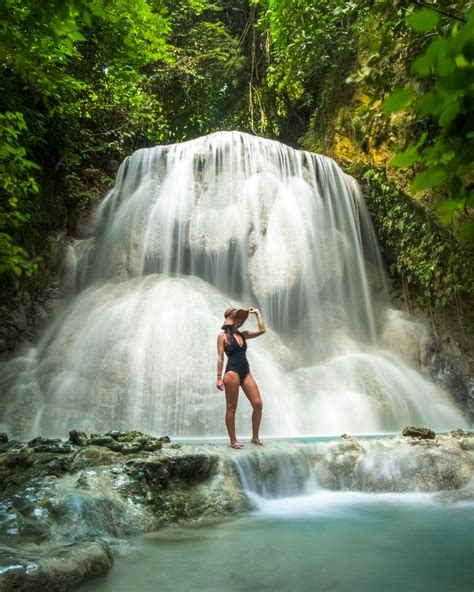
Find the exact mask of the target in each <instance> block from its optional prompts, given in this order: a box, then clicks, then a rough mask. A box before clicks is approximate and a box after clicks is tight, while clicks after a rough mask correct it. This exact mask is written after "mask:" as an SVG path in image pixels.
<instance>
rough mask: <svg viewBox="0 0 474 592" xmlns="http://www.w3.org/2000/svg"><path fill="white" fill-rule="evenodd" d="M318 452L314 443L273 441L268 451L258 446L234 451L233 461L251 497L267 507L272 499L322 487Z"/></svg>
mask: <svg viewBox="0 0 474 592" xmlns="http://www.w3.org/2000/svg"><path fill="white" fill-rule="evenodd" d="M249 446H251V444H249ZM315 453H316V450H315V448H314V446H312V445H304V444H303V445H298V444H291V445H290V444H287V443H282V444H278V443H273V444H272V447H271V449H270V450H268V451H267V450H264V449H263V448H260V447H257V446H255V447H253V448H252V449H251V450H248V451H246V452H243V453H242V454H239V455H234V456H233V461H234V462H235V467H236V470H237V472H238V475H239V480H240V483H241V485H242V488H243V489H244V491H245V493H246V495H247V497H248V498H249V499H250V500H251V502H252V503H253V504H254V505H255V506H256V507H257V508H259V509H263V508H264V507H265V506H266V505H267V503H268V501H269V500H271V499H274V498H282V497H294V496H298V495H309V494H311V493H314V492H315V491H317V490H318V489H319V485H318V482H317V478H316V474H315V471H314V461H315Z"/></svg>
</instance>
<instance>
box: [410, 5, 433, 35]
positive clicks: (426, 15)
mask: <svg viewBox="0 0 474 592" xmlns="http://www.w3.org/2000/svg"><path fill="white" fill-rule="evenodd" d="M406 21H407V24H408V26H409V27H411V28H412V29H413V30H414V31H417V32H418V33H426V32H428V31H432V30H433V29H434V28H435V27H436V26H437V24H438V23H439V14H438V13H437V12H435V11H434V10H430V9H429V8H421V9H420V10H416V11H415V12H412V13H411V14H409V15H408V16H407V17H406Z"/></svg>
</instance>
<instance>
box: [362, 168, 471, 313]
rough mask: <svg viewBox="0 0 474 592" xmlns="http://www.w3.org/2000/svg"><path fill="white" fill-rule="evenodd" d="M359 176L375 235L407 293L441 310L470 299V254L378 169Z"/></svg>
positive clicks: (369, 169) (369, 170)
mask: <svg viewBox="0 0 474 592" xmlns="http://www.w3.org/2000/svg"><path fill="white" fill-rule="evenodd" d="M362 178H363V180H364V182H365V188H366V191H365V194H366V196H367V202H368V206H369V209H370V212H371V215H372V218H373V219H374V222H375V225H376V227H377V231H378V234H379V238H380V240H381V242H382V244H383V245H384V246H385V249H386V250H388V251H390V259H392V260H393V261H394V262H395V263H394V265H395V271H396V272H397V273H398V274H400V276H401V277H402V278H403V280H404V281H405V282H406V284H407V285H408V286H409V287H410V288H411V291H412V294H414V295H415V296H417V298H418V300H419V301H420V302H421V303H422V304H424V305H425V306H427V307H429V308H430V309H431V308H432V309H440V308H443V307H444V306H446V305H450V304H453V303H456V301H457V300H458V299H460V298H463V297H467V298H470V299H471V300H472V298H474V278H473V277H472V274H471V269H470V265H469V262H471V263H472V252H469V251H467V250H466V249H465V248H462V247H461V246H460V245H459V244H458V243H457V241H456V240H455V239H454V237H452V236H450V235H449V234H448V233H447V231H446V230H445V229H443V228H441V227H440V226H439V225H438V224H436V222H434V221H432V220H430V219H429V218H428V217H427V215H426V212H425V211H424V210H423V209H422V208H421V207H420V206H417V205H416V204H414V203H413V202H412V201H411V200H410V198H409V197H408V196H407V195H405V194H403V193H402V192H401V191H399V190H398V189H396V188H395V187H394V186H393V185H392V184H390V183H389V182H388V181H387V179H386V177H385V175H384V174H383V173H382V172H380V171H375V170H374V169H371V168H368V169H366V171H365V172H364V174H363V175H362Z"/></svg>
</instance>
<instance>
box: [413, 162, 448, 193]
mask: <svg viewBox="0 0 474 592" xmlns="http://www.w3.org/2000/svg"><path fill="white" fill-rule="evenodd" d="M445 179H446V171H444V170H443V169H440V168H439V167H434V168H432V169H428V170H426V171H423V172H422V173H418V175H416V177H415V178H414V179H413V181H412V183H411V185H410V189H411V190H412V191H413V192H414V193H416V192H418V191H422V190H423V189H428V188H429V187H438V186H439V185H441V184H442V183H443V182H444V181H445Z"/></svg>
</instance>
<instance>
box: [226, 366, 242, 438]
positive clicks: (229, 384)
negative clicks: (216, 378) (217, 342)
mask: <svg viewBox="0 0 474 592" xmlns="http://www.w3.org/2000/svg"><path fill="white" fill-rule="evenodd" d="M223 380H224V387H225V399H226V402H227V406H226V411H225V425H226V427H227V432H228V434H229V438H230V445H231V446H233V445H234V444H236V443H237V437H236V435H235V412H236V411H237V399H238V397H239V386H240V377H239V375H238V374H237V372H233V371H229V372H226V373H225V374H224V378H223Z"/></svg>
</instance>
